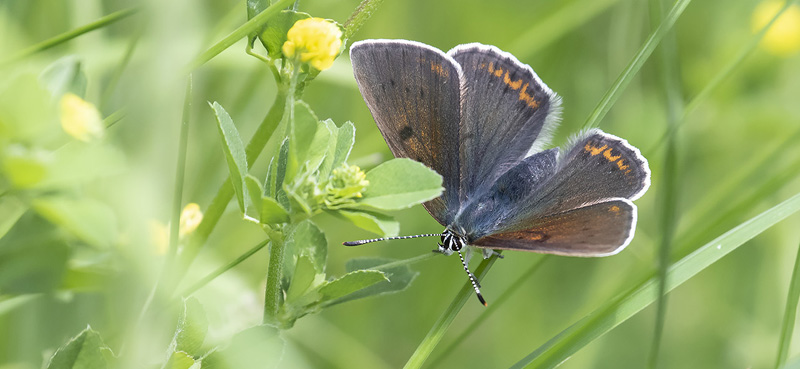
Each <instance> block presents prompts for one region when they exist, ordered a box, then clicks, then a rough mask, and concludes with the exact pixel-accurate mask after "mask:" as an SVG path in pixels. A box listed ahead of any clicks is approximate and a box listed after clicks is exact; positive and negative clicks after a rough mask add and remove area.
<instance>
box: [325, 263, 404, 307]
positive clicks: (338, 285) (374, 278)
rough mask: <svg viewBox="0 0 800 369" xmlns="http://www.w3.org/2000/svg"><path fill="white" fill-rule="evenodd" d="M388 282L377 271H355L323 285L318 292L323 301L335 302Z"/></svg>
mask: <svg viewBox="0 0 800 369" xmlns="http://www.w3.org/2000/svg"><path fill="white" fill-rule="evenodd" d="M388 280H389V278H387V277H386V274H384V273H383V272H381V271H378V270H356V271H354V272H350V273H347V274H345V275H343V276H341V277H339V278H337V279H334V280H332V281H330V282H328V283H326V284H324V285H323V286H322V287H320V289H319V292H320V293H321V294H322V298H323V301H326V300H335V299H339V298H342V297H344V296H347V295H349V294H351V293H354V292H356V291H359V290H362V289H364V288H367V287H369V286H372V285H374V284H376V283H379V282H385V281H388Z"/></svg>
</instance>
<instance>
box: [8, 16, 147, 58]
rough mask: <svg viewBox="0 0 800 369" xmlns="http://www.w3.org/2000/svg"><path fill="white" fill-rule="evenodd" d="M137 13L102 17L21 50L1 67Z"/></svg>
mask: <svg viewBox="0 0 800 369" xmlns="http://www.w3.org/2000/svg"><path fill="white" fill-rule="evenodd" d="M137 11H138V8H129V9H124V10H120V11H118V12H114V13H111V14H109V15H106V16H105V17H102V18H100V19H98V20H96V21H94V22H92V23H89V24H87V25H83V26H80V27H78V28H75V29H73V30H71V31H68V32H64V33H62V34H60V35H58V36H55V37H52V38H49V39H47V40H44V41H42V42H39V43H37V44H35V45H31V46H29V47H27V48H25V49H22V50H20V51H19V52H17V53H16V54H14V55H13V56H11V57H10V58H8V59H6V60H4V61H2V62H0V66H5V65H6V64H10V63H13V62H16V61H18V60H20V59H24V58H26V57H28V56H31V55H33V54H36V53H38V52H40V51H44V50H47V49H49V48H51V47H54V46H58V45H60V44H63V43H64V42H67V41H69V40H72V39H73V38H76V37H78V36H80V35H83V34H84V33H87V32H91V31H94V30H96V29H98V28H103V27H105V26H107V25H109V24H112V23H114V22H116V21H118V20H121V19H124V18H127V17H129V16H131V15H133V14H135V13H136V12H137Z"/></svg>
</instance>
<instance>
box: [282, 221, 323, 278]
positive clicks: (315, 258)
mask: <svg viewBox="0 0 800 369" xmlns="http://www.w3.org/2000/svg"><path fill="white" fill-rule="evenodd" d="M291 242H292V245H291V247H292V248H293V250H294V252H295V254H296V255H308V256H309V258H310V259H311V262H312V263H313V265H314V270H316V271H317V273H325V263H326V262H327V259H328V240H327V239H326V238H325V233H323V232H322V231H321V230H320V229H319V228H318V227H317V226H316V225H315V224H314V223H313V222H311V221H310V220H304V221H303V222H301V223H300V224H298V225H297V227H296V228H295V230H294V234H293V236H292V240H291Z"/></svg>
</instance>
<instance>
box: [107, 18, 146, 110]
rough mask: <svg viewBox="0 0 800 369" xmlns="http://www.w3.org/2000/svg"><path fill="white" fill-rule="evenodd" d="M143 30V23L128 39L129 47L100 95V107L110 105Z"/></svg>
mask: <svg viewBox="0 0 800 369" xmlns="http://www.w3.org/2000/svg"><path fill="white" fill-rule="evenodd" d="M142 32H144V27H142V26H141V25H140V26H139V27H137V29H136V31H135V33H134V34H133V36H131V39H130V40H129V41H128V47H126V48H125V54H123V55H122V59H120V61H119V64H117V67H116V68H114V71H113V72H112V73H111V77H110V78H109V79H108V83H107V84H106V87H105V88H104V89H103V93H102V94H101V95H100V96H101V97H100V107H102V108H105V107H107V105H108V100H109V99H110V98H111V95H112V94H113V93H114V90H115V89H116V88H117V83H119V79H120V77H122V72H124V71H125V68H127V67H128V64H129V63H130V61H131V57H133V53H134V51H136V46H138V45H139V40H140V39H141V37H142Z"/></svg>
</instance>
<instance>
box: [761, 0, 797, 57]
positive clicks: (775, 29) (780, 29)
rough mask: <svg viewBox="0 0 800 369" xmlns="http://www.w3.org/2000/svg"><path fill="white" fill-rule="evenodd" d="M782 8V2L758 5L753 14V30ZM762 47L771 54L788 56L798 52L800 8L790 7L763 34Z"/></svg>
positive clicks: (767, 21) (764, 23)
mask: <svg viewBox="0 0 800 369" xmlns="http://www.w3.org/2000/svg"><path fill="white" fill-rule="evenodd" d="M782 6H783V1H774V0H769V1H765V2H762V3H760V4H758V6H757V7H756V9H755V11H754V12H753V21H752V24H753V30H754V31H759V30H761V29H762V28H764V26H766V25H767V23H769V21H770V20H771V19H772V17H774V16H775V14H776V13H778V11H779V10H780V9H781V7H782ZM761 44H762V46H763V47H764V49H766V50H767V51H768V52H770V53H771V54H774V55H777V56H789V55H791V54H794V53H796V52H797V51H798V50H800V7H798V6H797V5H791V6H790V7H789V8H788V9H786V11H784V12H783V14H781V16H780V17H779V18H778V19H777V20H775V23H773V24H772V27H770V29H769V31H767V33H766V34H764V39H763V40H762V41H761Z"/></svg>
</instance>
